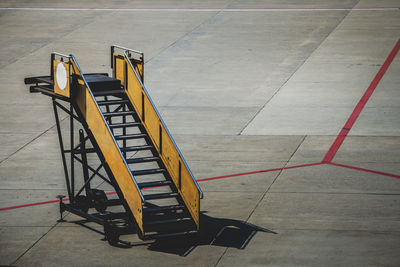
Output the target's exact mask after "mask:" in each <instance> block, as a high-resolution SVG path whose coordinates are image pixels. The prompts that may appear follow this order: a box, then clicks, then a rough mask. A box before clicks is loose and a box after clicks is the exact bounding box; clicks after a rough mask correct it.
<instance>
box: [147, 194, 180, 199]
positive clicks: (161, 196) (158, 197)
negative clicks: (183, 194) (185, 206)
mask: <svg viewBox="0 0 400 267" xmlns="http://www.w3.org/2000/svg"><path fill="white" fill-rule="evenodd" d="M177 196H178V193H157V194H149V195H144V199H145V200H152V199H163V198H172V197H177Z"/></svg>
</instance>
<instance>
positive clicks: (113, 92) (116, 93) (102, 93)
mask: <svg viewBox="0 0 400 267" xmlns="http://www.w3.org/2000/svg"><path fill="white" fill-rule="evenodd" d="M92 93H93V95H94V96H108V95H120V94H125V90H110V91H95V92H92Z"/></svg>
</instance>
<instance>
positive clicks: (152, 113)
mask: <svg viewBox="0 0 400 267" xmlns="http://www.w3.org/2000/svg"><path fill="white" fill-rule="evenodd" d="M127 75H128V86H127V94H128V97H129V99H130V101H131V103H132V104H133V106H134V107H135V110H136V112H137V113H138V114H139V117H140V119H141V120H142V123H143V125H144V126H145V128H146V130H147V133H148V134H149V136H150V138H151V139H152V141H153V143H154V144H155V145H156V149H157V150H158V152H159V154H160V157H161V159H162V161H163V162H164V164H165V166H166V168H167V170H168V173H169V174H170V175H171V178H172V181H173V182H174V184H175V185H176V187H177V188H178V191H179V193H180V195H181V196H182V198H183V200H184V202H185V204H186V206H187V207H188V209H189V212H190V214H191V215H192V218H193V220H194V221H195V223H196V225H197V228H199V224H200V223H199V215H200V192H199V190H198V188H197V186H196V184H195V182H194V181H193V179H192V177H191V175H190V173H189V170H188V169H187V168H186V166H185V165H184V164H183V162H182V160H181V157H180V155H179V153H178V151H177V149H176V148H175V145H174V143H173V141H172V140H171V138H170V137H169V135H168V133H167V131H166V129H165V128H164V126H163V125H162V123H161V120H160V118H159V117H158V114H157V112H156V110H155V109H154V107H153V105H152V104H151V102H150V100H149V99H148V97H147V95H146V94H145V92H144V90H143V88H142V86H141V84H140V82H139V80H138V79H137V77H136V75H135V73H134V72H133V70H132V69H131V68H130V66H129V68H128V70H127ZM142 95H144V99H143V100H142ZM142 102H144V113H145V114H144V121H143V112H142V108H143V107H142V105H143V104H142ZM160 126H161V132H162V148H160ZM160 151H161V153H160ZM179 165H180V167H179ZM179 168H180V169H181V176H180V177H181V179H179ZM179 180H180V183H179Z"/></svg>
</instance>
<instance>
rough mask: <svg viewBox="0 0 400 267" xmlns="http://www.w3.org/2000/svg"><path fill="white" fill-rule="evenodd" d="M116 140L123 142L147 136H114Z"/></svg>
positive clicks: (141, 134)
mask: <svg viewBox="0 0 400 267" xmlns="http://www.w3.org/2000/svg"><path fill="white" fill-rule="evenodd" d="M114 137H115V139H116V140H123V139H137V138H143V137H147V134H143V133H140V134H126V135H116V136H114Z"/></svg>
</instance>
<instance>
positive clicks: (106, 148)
mask: <svg viewBox="0 0 400 267" xmlns="http://www.w3.org/2000/svg"><path fill="white" fill-rule="evenodd" d="M111 67H112V77H109V76H108V75H107V74H105V73H91V74H84V73H83V72H82V70H81V69H80V67H79V65H78V63H77V61H76V59H75V57H74V56H73V55H69V56H68V55H62V54H58V53H52V54H51V67H50V76H39V77H30V78H25V84H30V85H31V86H30V92H32V93H33V92H41V93H42V94H44V95H47V96H50V97H51V98H52V103H53V111H54V114H55V119H56V126H57V132H58V138H59V143H60V148H61V156H62V161H63V168H64V172H65V179H66V184H67V191H68V198H67V199H66V198H64V196H61V195H60V196H58V197H59V199H60V215H61V218H60V220H63V219H62V218H63V212H64V211H69V212H72V213H74V214H76V215H78V216H81V217H83V218H85V219H86V220H87V221H92V222H96V223H99V224H102V225H104V233H105V236H106V238H107V240H108V241H109V243H110V244H113V245H115V244H117V243H118V242H120V240H119V238H120V235H121V234H124V233H132V232H137V234H138V235H139V237H140V238H141V239H144V240H147V239H158V238H167V237H173V236H183V235H191V234H195V233H197V232H198V231H199V226H200V222H199V219H200V216H199V215H200V199H201V198H202V197H203V193H202V191H201V189H200V187H199V185H198V184H197V182H196V180H195V179H194V177H193V175H192V173H191V171H190V169H189V167H188V165H187V164H186V162H185V160H184V158H183V156H182V154H181V152H180V151H179V149H178V147H177V145H176V143H175V142H174V140H173V139H172V136H171V134H170V133H169V131H168V129H167V127H166V125H165V123H164V122H163V120H162V118H161V116H160V114H159V113H158V111H157V109H156V107H155V105H154V103H153V102H152V100H151V98H150V96H149V94H148V92H147V90H146V88H145V86H144V79H143V77H144V75H143V74H144V57H143V53H141V52H138V51H134V50H131V49H127V48H123V47H119V46H112V47H111ZM59 111H63V112H66V113H67V114H68V115H69V118H67V119H62V118H61V116H60V114H59ZM65 122H69V129H68V130H67V131H63V130H62V125H64V124H65ZM76 122H78V124H75V123H76ZM76 126H80V127H81V129H80V130H79V133H78V134H77V133H75V131H76ZM63 133H64V134H65V133H68V134H69V135H70V136H69V139H67V140H64V138H63ZM76 136H79V141H77V140H75V137H76ZM67 142H68V143H69V148H67V147H66V146H65V145H64V144H65V143H67ZM43 152H45V151H43ZM93 154H97V156H98V161H99V162H100V163H99V165H98V166H97V167H93V166H91V165H92V161H93ZM95 158H97V157H95ZM77 164H79V167H81V168H82V172H81V174H82V177H83V181H78V180H77V179H76V177H77V175H76V173H77V170H76V169H77V168H76V167H77ZM95 177H96V178H97V179H99V178H100V179H101V181H102V182H103V183H106V184H108V185H110V186H111V187H112V189H113V190H114V191H115V193H114V192H112V191H109V192H107V193H106V192H105V191H103V190H101V189H100V187H96V186H95V183H94V180H95V179H94V178H95ZM78 184H79V185H80V186H77V185H78ZM97 186H98V183H97ZM115 196H117V197H115Z"/></svg>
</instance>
